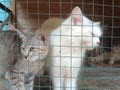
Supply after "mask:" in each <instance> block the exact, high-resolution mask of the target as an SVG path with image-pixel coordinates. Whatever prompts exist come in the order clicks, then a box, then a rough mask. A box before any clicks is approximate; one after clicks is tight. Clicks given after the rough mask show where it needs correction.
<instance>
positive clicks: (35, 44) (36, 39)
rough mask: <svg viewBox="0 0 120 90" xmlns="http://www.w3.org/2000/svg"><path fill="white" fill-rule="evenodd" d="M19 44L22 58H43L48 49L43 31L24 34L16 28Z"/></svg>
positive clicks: (10, 27)
mask: <svg viewBox="0 0 120 90" xmlns="http://www.w3.org/2000/svg"><path fill="white" fill-rule="evenodd" d="M8 29H12V30H15V28H13V26H9V27H8ZM17 32H18V34H19V37H20V39H21V40H22V44H21V54H22V56H23V58H24V60H29V61H31V62H32V61H36V60H43V59H44V58H45V57H46V56H47V54H48V51H49V47H48V39H47V37H46V35H45V34H44V33H41V32H40V33H38V32H37V33H35V34H28V35H24V34H23V33H22V32H21V31H19V30H17Z"/></svg>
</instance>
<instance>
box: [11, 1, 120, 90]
mask: <svg viewBox="0 0 120 90" xmlns="http://www.w3.org/2000/svg"><path fill="white" fill-rule="evenodd" d="M10 2H11V6H10V8H11V10H12V11H13V14H14V18H13V22H14V25H15V26H16V28H19V29H20V30H23V32H26V31H25V30H26V29H28V30H29V31H30V32H35V30H37V28H40V27H41V25H42V23H43V22H44V21H45V20H47V19H48V18H51V17H58V18H66V17H67V16H68V15H69V14H70V12H71V10H72V9H73V7H74V6H79V7H80V8H81V9H82V12H83V13H84V15H85V16H87V17H89V18H90V19H91V20H93V21H100V22H101V26H102V28H103V32H104V33H103V36H102V37H101V46H102V47H103V49H104V51H105V52H108V53H112V50H113V47H120V33H119V29H120V0H11V1H10ZM26 27H27V28H26ZM117 54H118V55H120V51H119V52H118V53H117ZM119 59H120V58H119ZM86 62H87V61H86ZM88 64H89V66H84V69H83V73H82V77H80V83H79V85H80V88H82V89H80V90H120V87H119V86H120V80H119V78H120V77H119V76H120V73H119V72H120V69H119V66H120V62H119V61H118V62H117V63H114V64H112V65H111V64H109V62H106V61H105V62H104V61H103V62H101V61H99V62H94V61H89V63H88ZM116 66H117V67H118V68H115V67H116ZM99 67H100V68H99ZM48 77H49V76H48V71H46V73H45V75H43V76H41V77H38V78H39V80H38V79H36V82H35V84H36V86H35V90H39V89H38V88H41V89H40V90H46V89H48V90H49V88H50V86H51V81H50V80H49V78H48ZM38 84H40V86H39V85H38ZM37 87H38V88H37Z"/></svg>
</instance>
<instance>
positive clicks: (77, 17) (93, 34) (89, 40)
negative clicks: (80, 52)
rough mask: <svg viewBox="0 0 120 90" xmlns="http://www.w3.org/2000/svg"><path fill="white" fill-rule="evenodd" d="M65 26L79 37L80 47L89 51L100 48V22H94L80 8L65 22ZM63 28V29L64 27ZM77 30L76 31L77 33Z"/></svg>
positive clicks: (74, 10)
mask: <svg viewBox="0 0 120 90" xmlns="http://www.w3.org/2000/svg"><path fill="white" fill-rule="evenodd" d="M63 24H65V25H64V26H67V25H71V27H70V26H68V27H70V28H69V30H71V29H72V30H71V32H72V34H73V35H79V39H80V45H81V46H82V47H83V48H85V49H88V50H91V49H93V48H94V47H96V46H99V44H100V39H99V37H100V36H101V35H102V31H101V28H100V22H93V21H91V20H89V19H88V18H87V17H85V16H84V15H83V14H82V11H81V9H80V8H79V7H75V8H74V9H73V10H72V13H71V15H70V17H69V18H68V19H66V20H65V21H64V23H63ZM64 26H63V27H64ZM68 27H67V28H68ZM75 30H76V31H75Z"/></svg>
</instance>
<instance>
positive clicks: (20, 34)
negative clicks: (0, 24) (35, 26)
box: [7, 24, 26, 41]
mask: <svg viewBox="0 0 120 90" xmlns="http://www.w3.org/2000/svg"><path fill="white" fill-rule="evenodd" d="M7 30H11V31H16V32H17V33H18V34H19V37H20V39H21V40H22V41H24V40H25V39H26V37H25V35H24V34H23V33H22V32H20V31H19V30H18V29H16V28H15V27H14V26H13V25H12V24H9V25H8V26H7Z"/></svg>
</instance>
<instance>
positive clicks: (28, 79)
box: [25, 73, 35, 90]
mask: <svg viewBox="0 0 120 90" xmlns="http://www.w3.org/2000/svg"><path fill="white" fill-rule="evenodd" d="M34 78H35V75H33V74H31V73H29V74H27V75H26V76H25V88H26V90H33V86H34Z"/></svg>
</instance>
